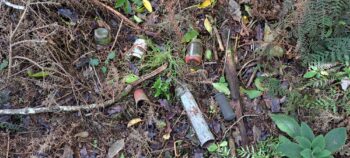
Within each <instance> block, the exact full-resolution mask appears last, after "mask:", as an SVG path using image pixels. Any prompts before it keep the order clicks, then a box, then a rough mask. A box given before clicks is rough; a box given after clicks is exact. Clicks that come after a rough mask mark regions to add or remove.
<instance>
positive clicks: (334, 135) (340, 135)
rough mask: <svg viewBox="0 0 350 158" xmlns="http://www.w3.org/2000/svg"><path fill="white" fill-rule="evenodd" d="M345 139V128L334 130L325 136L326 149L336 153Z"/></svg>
mask: <svg viewBox="0 0 350 158" xmlns="http://www.w3.org/2000/svg"><path fill="white" fill-rule="evenodd" d="M346 139H347V134H346V128H343V127H342V128H335V129H333V130H331V131H330V132H328V133H327V134H326V136H325V141H326V149H327V150H329V151H330V152H332V153H333V152H335V151H338V150H339V149H340V148H341V147H342V146H343V145H345V141H346Z"/></svg>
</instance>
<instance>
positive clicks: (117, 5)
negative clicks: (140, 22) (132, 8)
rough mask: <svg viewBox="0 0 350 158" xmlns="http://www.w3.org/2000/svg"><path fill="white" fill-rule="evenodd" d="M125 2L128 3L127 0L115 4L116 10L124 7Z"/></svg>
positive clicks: (118, 0)
mask: <svg viewBox="0 0 350 158" xmlns="http://www.w3.org/2000/svg"><path fill="white" fill-rule="evenodd" d="M125 1H126V0H117V1H116V2H115V4H114V8H116V9H117V8H120V7H122V6H123V5H124V3H125Z"/></svg>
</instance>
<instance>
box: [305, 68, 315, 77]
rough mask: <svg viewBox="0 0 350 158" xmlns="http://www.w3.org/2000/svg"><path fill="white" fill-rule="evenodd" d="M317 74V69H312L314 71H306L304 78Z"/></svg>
mask: <svg viewBox="0 0 350 158" xmlns="http://www.w3.org/2000/svg"><path fill="white" fill-rule="evenodd" d="M316 74H317V71H314V70H312V71H309V72H307V73H305V74H304V76H303V77H304V78H312V77H315V76H316Z"/></svg>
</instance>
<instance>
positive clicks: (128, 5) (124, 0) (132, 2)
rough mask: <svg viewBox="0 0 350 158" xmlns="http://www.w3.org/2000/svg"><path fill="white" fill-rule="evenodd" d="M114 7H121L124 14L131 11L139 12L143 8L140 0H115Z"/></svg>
mask: <svg viewBox="0 0 350 158" xmlns="http://www.w3.org/2000/svg"><path fill="white" fill-rule="evenodd" d="M133 6H134V7H133ZM114 8H116V9H118V8H122V9H123V11H124V12H125V13H126V14H132V12H133V11H135V12H137V13H141V12H143V11H144V10H145V8H144V6H143V3H142V0H116V1H115V4H114ZM133 8H135V9H134V10H133Z"/></svg>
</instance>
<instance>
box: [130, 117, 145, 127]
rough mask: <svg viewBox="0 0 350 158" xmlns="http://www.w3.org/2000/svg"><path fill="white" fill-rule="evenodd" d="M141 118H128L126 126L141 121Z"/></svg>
mask: <svg viewBox="0 0 350 158" xmlns="http://www.w3.org/2000/svg"><path fill="white" fill-rule="evenodd" d="M141 121H142V120H141V119H140V118H134V119H132V120H130V121H129V122H128V125H127V127H131V126H133V125H135V124H137V123H139V122H141Z"/></svg>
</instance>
